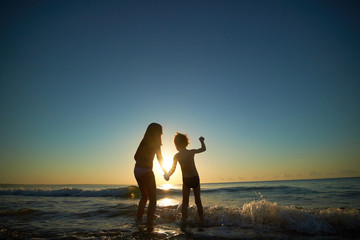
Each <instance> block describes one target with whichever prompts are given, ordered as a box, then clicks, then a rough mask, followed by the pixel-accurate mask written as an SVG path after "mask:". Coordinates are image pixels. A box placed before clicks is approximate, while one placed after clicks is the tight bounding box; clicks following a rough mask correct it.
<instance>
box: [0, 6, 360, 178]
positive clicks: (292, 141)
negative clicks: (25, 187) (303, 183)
mask: <svg viewBox="0 0 360 240" xmlns="http://www.w3.org/2000/svg"><path fill="white" fill-rule="evenodd" d="M359 9H360V8H359V3H358V2H357V1H151V2H149V1H2V2H1V10H0V11H1V14H0V16H1V17H0V22H1V23H0V27H1V28H0V29H1V32H0V34H1V35H0V52H1V55H0V69H1V71H0V79H1V85H2V87H1V90H0V100H1V102H0V104H1V105H0V106H1V109H2V114H1V118H0V123H1V125H0V131H1V137H0V143H1V153H0V154H1V155H0V158H1V165H2V167H1V170H0V176H1V177H0V182H3V183H119V184H120V183H124V184H131V183H135V180H134V178H133V175H132V168H133V165H134V161H133V154H134V152H135V150H136V147H137V145H138V143H139V141H140V140H141V138H142V135H143V133H144V131H145V129H146V126H147V125H148V124H149V123H151V122H159V123H160V124H162V125H163V128H164V136H163V148H164V152H165V155H169V156H167V157H168V158H171V157H172V155H173V154H174V153H175V152H176V151H175V148H174V147H173V143H172V138H173V135H174V134H175V133H176V131H180V132H185V133H187V134H188V135H189V137H190V138H191V145H190V147H192V148H196V147H199V146H200V144H199V142H198V141H197V138H198V137H200V136H201V135H203V136H204V137H205V139H206V143H207V146H208V150H207V151H206V152H205V153H203V154H201V155H199V156H197V162H198V171H199V173H200V176H201V178H202V180H203V181H205V182H218V181H251V180H278V179H295V178H318V177H350V176H359V175H360V161H359V160H360V159H359V157H360V150H359V143H360V138H359V136H360V127H359V122H360V112H359V103H360V95H359V94H358V93H359V90H360V84H359V76H360V66H359V63H360V44H359V42H360V28H359V24H358V23H359V22H360V19H359V15H358V10H359ZM178 171H179V170H178ZM177 174H178V175H175V176H174V179H175V180H174V183H177V182H178V181H180V176H181V173H177ZM158 175H159V181H161V180H160V178H161V176H160V174H158Z"/></svg>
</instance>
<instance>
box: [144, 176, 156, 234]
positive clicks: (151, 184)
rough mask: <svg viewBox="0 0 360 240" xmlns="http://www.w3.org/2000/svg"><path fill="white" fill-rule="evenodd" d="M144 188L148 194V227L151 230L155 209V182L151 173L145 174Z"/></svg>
mask: <svg viewBox="0 0 360 240" xmlns="http://www.w3.org/2000/svg"><path fill="white" fill-rule="evenodd" d="M146 176H147V177H146V188H147V191H148V194H149V208H148V212H147V223H148V227H149V228H152V226H153V221H154V214H155V209H156V200H157V199H156V182H155V176H154V173H153V172H152V171H151V172H149V173H147V174H146ZM148 230H149V229H148Z"/></svg>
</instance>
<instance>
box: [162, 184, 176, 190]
mask: <svg viewBox="0 0 360 240" xmlns="http://www.w3.org/2000/svg"><path fill="white" fill-rule="evenodd" d="M173 188H174V186H173V185H172V184H171V183H165V184H163V185H161V186H160V187H159V189H162V190H170V189H173Z"/></svg>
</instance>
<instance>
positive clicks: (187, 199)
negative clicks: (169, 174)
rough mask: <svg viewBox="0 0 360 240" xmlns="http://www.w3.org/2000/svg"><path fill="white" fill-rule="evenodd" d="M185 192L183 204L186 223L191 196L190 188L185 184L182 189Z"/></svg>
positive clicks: (183, 216)
mask: <svg viewBox="0 0 360 240" xmlns="http://www.w3.org/2000/svg"><path fill="white" fill-rule="evenodd" d="M182 192H183V202H182V209H181V210H182V211H181V213H182V221H183V222H184V221H185V220H186V219H187V209H188V206H189V195H190V188H188V187H186V186H185V184H183V188H182Z"/></svg>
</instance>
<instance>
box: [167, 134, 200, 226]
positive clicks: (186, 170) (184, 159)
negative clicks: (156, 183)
mask: <svg viewBox="0 0 360 240" xmlns="http://www.w3.org/2000/svg"><path fill="white" fill-rule="evenodd" d="M199 140H200V143H201V148H199V149H191V150H188V149H187V148H186V147H187V146H188V145H189V139H188V137H187V136H186V135H185V134H181V133H177V134H176V135H175V137H174V143H175V146H176V149H177V150H178V151H179V152H178V153H177V154H175V156H174V161H173V165H172V167H171V169H170V170H169V172H168V173H167V174H165V175H164V178H165V180H167V181H168V180H169V178H170V176H171V175H172V174H173V173H174V171H175V169H176V164H177V162H179V164H180V167H181V171H182V175H183V188H182V192H183V203H182V221H181V225H182V227H185V226H186V219H187V208H188V205H189V195H190V189H191V188H192V189H193V191H194V197H195V203H196V206H197V210H198V214H199V218H200V221H201V223H203V221H204V214H203V206H202V204H201V198H200V179H199V174H198V172H197V170H196V167H195V162H194V155H195V154H197V153H201V152H204V151H205V150H206V146H205V143H204V140H205V138H203V137H200V138H199Z"/></svg>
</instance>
